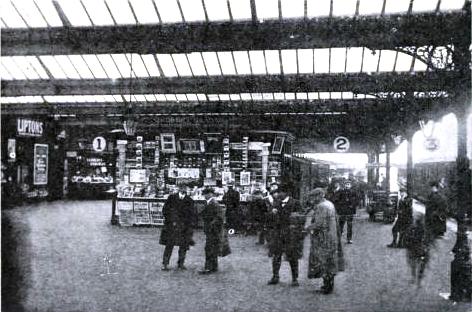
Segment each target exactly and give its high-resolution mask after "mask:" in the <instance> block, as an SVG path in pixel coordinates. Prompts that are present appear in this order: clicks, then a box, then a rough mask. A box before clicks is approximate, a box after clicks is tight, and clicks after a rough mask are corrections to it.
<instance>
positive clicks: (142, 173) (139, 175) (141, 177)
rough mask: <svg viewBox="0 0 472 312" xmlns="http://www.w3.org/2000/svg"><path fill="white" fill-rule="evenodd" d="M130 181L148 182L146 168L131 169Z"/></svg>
mask: <svg viewBox="0 0 472 312" xmlns="http://www.w3.org/2000/svg"><path fill="white" fill-rule="evenodd" d="M129 182H130V183H145V182H146V169H130V170H129Z"/></svg>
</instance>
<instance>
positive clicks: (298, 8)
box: [281, 0, 305, 18]
mask: <svg viewBox="0 0 472 312" xmlns="http://www.w3.org/2000/svg"><path fill="white" fill-rule="evenodd" d="M281 4H282V17H283V18H295V17H303V16H305V2H304V0H282V3H281Z"/></svg>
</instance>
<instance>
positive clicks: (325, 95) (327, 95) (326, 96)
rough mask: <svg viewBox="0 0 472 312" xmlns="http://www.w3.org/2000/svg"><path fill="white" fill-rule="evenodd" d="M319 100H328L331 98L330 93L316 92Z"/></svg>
mask: <svg viewBox="0 0 472 312" xmlns="http://www.w3.org/2000/svg"><path fill="white" fill-rule="evenodd" d="M318 96H319V97H320V100H329V99H330V98H331V92H318Z"/></svg>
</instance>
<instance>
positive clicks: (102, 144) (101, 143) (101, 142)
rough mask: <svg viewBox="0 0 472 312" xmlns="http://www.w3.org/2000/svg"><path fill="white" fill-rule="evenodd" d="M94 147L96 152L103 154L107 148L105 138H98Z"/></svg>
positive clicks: (94, 141)
mask: <svg viewBox="0 0 472 312" xmlns="http://www.w3.org/2000/svg"><path fill="white" fill-rule="evenodd" d="M92 147H93V150H94V151H96V152H103V151H104V150H105V148H106V147H107V141H106V140H105V138H104V137H101V136H99V137H96V138H95V139H93V142H92Z"/></svg>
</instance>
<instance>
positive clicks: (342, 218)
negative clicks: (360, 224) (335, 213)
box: [339, 215, 354, 240]
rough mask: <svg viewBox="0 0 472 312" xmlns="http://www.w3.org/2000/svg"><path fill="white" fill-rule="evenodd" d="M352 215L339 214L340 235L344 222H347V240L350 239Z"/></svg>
mask: <svg viewBox="0 0 472 312" xmlns="http://www.w3.org/2000/svg"><path fill="white" fill-rule="evenodd" d="M353 218H354V216H353V215H340V216H339V231H340V232H341V235H342V234H343V231H344V224H345V223H346V222H347V240H352V220H353Z"/></svg>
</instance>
